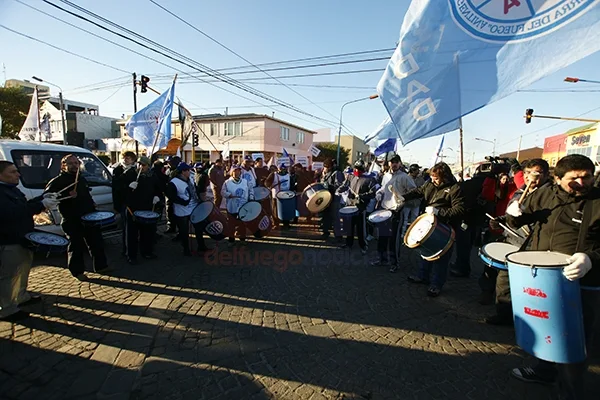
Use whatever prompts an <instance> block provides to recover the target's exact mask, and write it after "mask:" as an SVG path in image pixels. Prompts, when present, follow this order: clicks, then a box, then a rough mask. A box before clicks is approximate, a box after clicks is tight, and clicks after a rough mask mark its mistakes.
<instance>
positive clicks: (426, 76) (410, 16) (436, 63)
mask: <svg viewBox="0 0 600 400" xmlns="http://www.w3.org/2000/svg"><path fill="white" fill-rule="evenodd" d="M598 50H600V1H598V0H577V1H572V0H494V1H492V0H413V1H412V3H411V5H410V8H409V9H408V11H407V13H406V16H405V18H404V22H403V24H402V28H401V30H400V41H399V44H398V47H397V49H396V51H395V52H394V55H393V56H392V58H391V59H390V62H389V63H388V66H387V68H386V71H385V72H384V74H383V77H382V78H381V80H380V82H379V85H378V87H377V91H378V93H379V96H380V98H381V100H382V102H383V104H384V105H385V107H386V109H387V111H388V114H389V115H390V117H391V119H392V121H393V123H394V125H395V126H396V128H397V130H398V134H399V136H400V140H401V141H402V143H403V144H404V145H406V144H407V143H410V142H412V141H414V140H417V139H420V138H425V137H431V136H436V135H440V134H443V133H445V132H448V131H451V130H454V129H457V128H458V122H457V120H458V118H460V117H461V116H464V115H466V114H469V113H471V112H473V111H475V110H477V109H479V108H481V107H483V106H485V105H486V104H489V103H492V102H494V101H497V100H500V99H501V98H503V97H505V96H508V95H509V94H511V93H514V92H516V91H517V90H519V89H522V88H524V87H527V86H529V85H531V84H532V83H534V82H536V81H537V80H539V79H541V78H543V77H545V76H547V75H549V74H552V73H553V72H555V71H558V70H559V69H561V68H564V67H566V66H568V65H569V64H572V63H574V62H576V61H578V60H580V59H582V58H584V57H586V56H588V55H590V54H592V53H594V52H596V51H598ZM507 117H510V118H521V116H520V115H514V116H507Z"/></svg>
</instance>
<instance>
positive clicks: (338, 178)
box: [321, 159, 344, 239]
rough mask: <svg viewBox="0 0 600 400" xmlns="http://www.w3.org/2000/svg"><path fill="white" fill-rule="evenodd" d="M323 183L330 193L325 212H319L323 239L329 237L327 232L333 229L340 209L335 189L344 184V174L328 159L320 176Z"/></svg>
mask: <svg viewBox="0 0 600 400" xmlns="http://www.w3.org/2000/svg"><path fill="white" fill-rule="evenodd" d="M321 183H323V184H324V185H325V186H326V187H327V190H329V193H331V203H329V205H328V206H327V208H326V209H325V210H323V211H322V212H321V218H322V224H323V226H322V228H323V235H322V237H323V238H324V239H327V238H328V237H329V234H330V233H329V231H331V229H332V227H333V219H334V217H335V216H336V215H337V212H338V211H339V209H340V196H339V195H336V191H337V189H338V188H339V187H340V186H342V184H343V183H344V174H342V172H341V171H339V170H338V169H337V165H336V162H335V159H328V160H325V161H324V162H323V175H322V176H321Z"/></svg>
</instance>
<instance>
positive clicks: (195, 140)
mask: <svg viewBox="0 0 600 400" xmlns="http://www.w3.org/2000/svg"><path fill="white" fill-rule="evenodd" d="M198 139H199V138H198V134H197V133H194V134H192V142H193V143H194V147H198Z"/></svg>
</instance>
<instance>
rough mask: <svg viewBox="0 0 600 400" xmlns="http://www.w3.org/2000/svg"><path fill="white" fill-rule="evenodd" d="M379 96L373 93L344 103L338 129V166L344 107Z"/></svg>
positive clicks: (338, 162)
mask: <svg viewBox="0 0 600 400" xmlns="http://www.w3.org/2000/svg"><path fill="white" fill-rule="evenodd" d="M378 97H379V95H378V94H372V95H370V96H369V97H363V98H360V99H356V100H352V101H348V102H346V103H344V104H342V108H341V109H340V129H339V131H338V142H337V164H338V167H339V166H340V140H341V139H342V115H343V113H344V107H346V106H347V105H348V104H352V103H358V102H359V101H363V100H373V99H376V98H378Z"/></svg>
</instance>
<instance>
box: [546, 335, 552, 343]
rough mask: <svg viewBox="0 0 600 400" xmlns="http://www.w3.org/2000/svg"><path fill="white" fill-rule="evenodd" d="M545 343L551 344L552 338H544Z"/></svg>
mask: <svg viewBox="0 0 600 400" xmlns="http://www.w3.org/2000/svg"><path fill="white" fill-rule="evenodd" d="M546 343H548V344H552V337H550V336H546Z"/></svg>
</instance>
